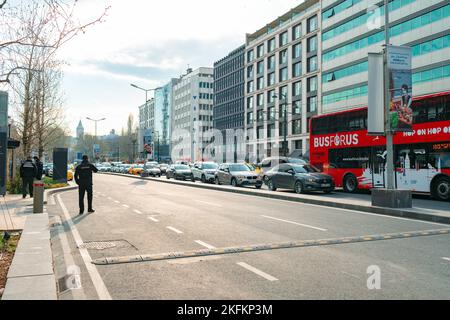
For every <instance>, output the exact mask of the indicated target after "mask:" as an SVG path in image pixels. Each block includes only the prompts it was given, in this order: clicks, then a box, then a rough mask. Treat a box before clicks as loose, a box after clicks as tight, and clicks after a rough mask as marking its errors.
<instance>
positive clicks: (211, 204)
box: [195, 200, 223, 208]
mask: <svg viewBox="0 0 450 320" xmlns="http://www.w3.org/2000/svg"><path fill="white" fill-rule="evenodd" d="M195 202H198V203H202V204H206V205H208V206H213V207H218V208H223V206H222V205H220V204H217V203H214V202H208V201H202V200H195Z"/></svg>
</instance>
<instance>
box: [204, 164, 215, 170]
mask: <svg viewBox="0 0 450 320" xmlns="http://www.w3.org/2000/svg"><path fill="white" fill-rule="evenodd" d="M218 167H219V166H218V165H217V164H215V163H204V164H203V169H206V170H211V169H217V168H218Z"/></svg>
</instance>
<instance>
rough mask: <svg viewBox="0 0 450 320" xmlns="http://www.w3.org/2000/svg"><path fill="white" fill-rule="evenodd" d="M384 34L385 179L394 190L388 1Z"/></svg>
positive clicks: (386, 0) (385, 4) (387, 2)
mask: <svg viewBox="0 0 450 320" xmlns="http://www.w3.org/2000/svg"><path fill="white" fill-rule="evenodd" d="M384 34H385V41H386V42H385V49H384V57H385V59H384V60H385V61H384V63H385V66H384V81H385V91H384V92H385V113H386V117H385V120H386V152H387V154H386V171H387V172H386V179H387V181H386V182H387V189H389V190H394V189H395V174H394V171H395V167H394V141H393V140H394V133H393V132H392V128H391V119H390V103H391V99H390V96H391V93H390V90H389V87H390V83H389V69H388V46H389V42H390V37H389V1H388V0H384Z"/></svg>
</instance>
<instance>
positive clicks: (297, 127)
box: [292, 119, 302, 134]
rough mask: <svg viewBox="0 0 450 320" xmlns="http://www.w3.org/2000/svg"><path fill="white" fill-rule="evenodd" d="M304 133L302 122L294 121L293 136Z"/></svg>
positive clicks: (299, 120)
mask: <svg viewBox="0 0 450 320" xmlns="http://www.w3.org/2000/svg"><path fill="white" fill-rule="evenodd" d="M301 133H302V120H301V119H298V120H294V121H292V134H301Z"/></svg>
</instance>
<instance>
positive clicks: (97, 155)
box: [94, 144, 101, 159]
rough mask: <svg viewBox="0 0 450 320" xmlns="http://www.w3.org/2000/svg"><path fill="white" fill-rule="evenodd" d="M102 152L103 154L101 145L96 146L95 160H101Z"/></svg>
mask: <svg viewBox="0 0 450 320" xmlns="http://www.w3.org/2000/svg"><path fill="white" fill-rule="evenodd" d="M100 152H101V149H100V145H98V144H94V158H95V159H99V158H100Z"/></svg>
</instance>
